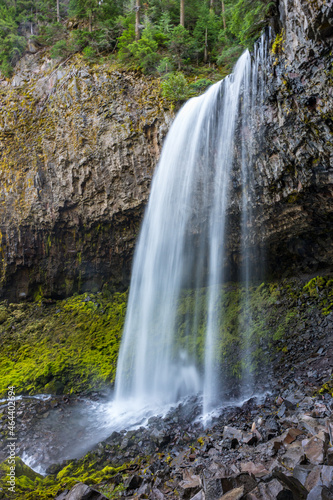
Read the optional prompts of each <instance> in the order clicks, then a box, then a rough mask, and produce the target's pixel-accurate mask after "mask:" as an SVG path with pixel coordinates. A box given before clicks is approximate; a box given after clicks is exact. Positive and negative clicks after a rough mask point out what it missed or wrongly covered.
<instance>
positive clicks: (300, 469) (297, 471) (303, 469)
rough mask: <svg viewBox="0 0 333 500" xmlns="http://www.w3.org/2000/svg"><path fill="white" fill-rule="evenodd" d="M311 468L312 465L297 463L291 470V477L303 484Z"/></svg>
mask: <svg viewBox="0 0 333 500" xmlns="http://www.w3.org/2000/svg"><path fill="white" fill-rule="evenodd" d="M313 468H314V466H313V465H297V466H296V467H295V468H294V470H293V477H295V478H296V479H298V481H299V482H300V483H301V484H303V486H305V483H306V480H307V477H308V476H309V474H310V472H311V471H312V470H313Z"/></svg>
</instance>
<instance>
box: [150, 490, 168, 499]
mask: <svg viewBox="0 0 333 500" xmlns="http://www.w3.org/2000/svg"><path fill="white" fill-rule="evenodd" d="M150 498H151V499H152V500H164V498H165V497H164V495H163V493H162V492H161V491H160V490H158V489H157V488H153V489H152V491H151V494H150Z"/></svg>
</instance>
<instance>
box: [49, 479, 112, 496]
mask: <svg viewBox="0 0 333 500" xmlns="http://www.w3.org/2000/svg"><path fill="white" fill-rule="evenodd" d="M60 499H61V500H107V498H106V497H105V496H104V495H102V494H101V493H99V491H96V490H94V489H92V488H90V486H87V485H86V484H83V483H77V484H76V485H75V486H73V488H72V489H71V490H70V491H69V492H68V493H67V495H66V496H65V497H62V498H61V497H57V498H56V500H60Z"/></svg>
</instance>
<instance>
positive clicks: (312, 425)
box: [299, 415, 325, 436]
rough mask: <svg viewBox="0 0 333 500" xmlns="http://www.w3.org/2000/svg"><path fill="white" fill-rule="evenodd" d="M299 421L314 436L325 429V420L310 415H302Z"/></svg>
mask: <svg viewBox="0 0 333 500" xmlns="http://www.w3.org/2000/svg"><path fill="white" fill-rule="evenodd" d="M299 422H300V424H301V426H302V427H303V428H304V429H306V430H307V431H308V432H310V433H311V434H312V435H313V436H315V435H316V434H318V432H320V431H322V430H324V429H325V423H324V422H323V421H321V420H318V419H315V418H312V417H310V416H309V415H301V416H300V417H299Z"/></svg>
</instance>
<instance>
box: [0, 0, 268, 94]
mask: <svg viewBox="0 0 333 500" xmlns="http://www.w3.org/2000/svg"><path fill="white" fill-rule="evenodd" d="M273 6H274V2H270V1H269V0H191V1H189V0H149V1H148V0H147V1H146V2H144V1H143V0H103V1H98V0H51V1H50V0H0V71H1V74H2V76H3V77H6V78H8V77H10V76H11V75H12V73H13V71H14V68H15V65H16V63H17V62H18V60H19V59H20V58H21V57H22V56H23V55H24V54H25V53H27V52H28V53H29V52H35V51H37V50H50V53H51V56H52V57H53V58H63V59H66V58H69V57H70V56H71V55H73V54H75V53H79V52H80V53H82V54H83V57H84V58H85V59H87V60H88V61H91V62H94V63H98V62H100V60H101V59H103V58H106V57H108V58H110V57H111V58H114V59H118V61H119V62H120V63H121V64H122V65H124V66H125V67H126V68H129V69H132V70H133V69H136V70H139V71H142V72H143V73H153V74H156V75H159V76H161V77H162V78H164V79H165V80H166V81H167V82H168V83H166V84H165V87H166V89H165V93H166V94H168V92H170V89H169V90H168V88H169V87H170V80H171V87H172V88H174V87H175V86H176V87H177V88H178V90H177V91H178V92H180V93H181V92H184V88H183V87H184V74H185V75H186V76H189V75H192V76H193V75H199V76H200V78H199V81H198V86H199V87H200V86H203V87H205V86H207V84H209V83H210V81H209V80H208V79H207V78H206V80H207V81H205V75H207V76H209V75H210V74H211V72H212V68H215V69H216V71H219V72H220V73H221V68H223V69H224V72H225V71H228V70H229V69H230V67H231V66H232V64H233V63H234V61H235V59H236V58H237V57H238V56H239V55H240V53H241V52H242V51H243V50H244V48H245V47H247V46H250V45H251V44H252V43H253V41H254V40H255V39H256V38H257V37H258V36H259V34H260V32H261V30H262V28H263V26H264V24H265V18H266V17H267V15H268V13H269V12H270V10H271V9H272V8H273ZM198 68H200V70H199V69H198ZM180 72H181V73H180ZM222 73H223V71H222ZM197 80H198V78H197Z"/></svg>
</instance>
